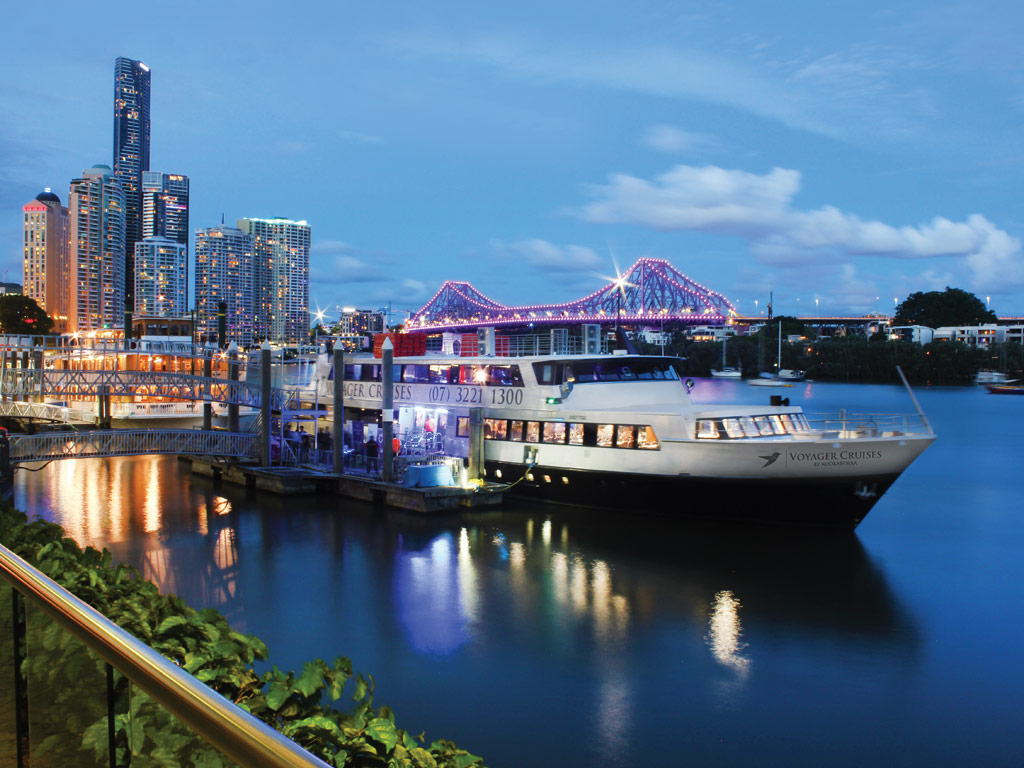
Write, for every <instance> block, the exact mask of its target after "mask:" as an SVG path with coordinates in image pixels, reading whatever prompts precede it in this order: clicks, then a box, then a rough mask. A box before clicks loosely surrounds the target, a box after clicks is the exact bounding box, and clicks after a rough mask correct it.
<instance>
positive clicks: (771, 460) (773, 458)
mask: <svg viewBox="0 0 1024 768" xmlns="http://www.w3.org/2000/svg"><path fill="white" fill-rule="evenodd" d="M781 455H782V454H781V453H779V452H778V451H776V452H775V453H773V454H771V455H770V456H758V457H757V458H759V459H764V464H762V465H761V469H764V468H765V467H770V466H771V465H772V464H774V463H775V462H776V461H778V460H779V456H781Z"/></svg>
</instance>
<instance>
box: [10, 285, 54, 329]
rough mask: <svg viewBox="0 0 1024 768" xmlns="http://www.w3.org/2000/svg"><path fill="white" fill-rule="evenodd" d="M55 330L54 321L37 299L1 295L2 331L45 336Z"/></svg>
mask: <svg viewBox="0 0 1024 768" xmlns="http://www.w3.org/2000/svg"><path fill="white" fill-rule="evenodd" d="M51 330H53V320H52V319H51V318H50V316H49V315H47V314H46V312H44V311H43V310H42V309H41V308H40V306H39V305H38V304H36V300H35V299H30V298H29V297H28V296H21V295H19V294H13V293H12V294H6V293H5V294H3V295H0V331H3V333H28V334H33V335H37V334H43V333H49V332H50V331H51Z"/></svg>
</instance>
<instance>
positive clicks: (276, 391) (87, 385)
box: [0, 369, 302, 411]
mask: <svg viewBox="0 0 1024 768" xmlns="http://www.w3.org/2000/svg"><path fill="white" fill-rule="evenodd" d="M102 394H107V395H110V396H111V397H135V396H142V397H146V396H148V397H167V398H174V399H177V400H201V401H203V402H214V403H225V404H228V405H239V406H250V407H253V408H259V407H260V403H261V391H260V385H259V384H254V383H250V382H245V381H231V380H228V379H219V378H213V377H206V376H193V375H190V374H187V373H166V372H160V371H81V370H63V369H46V370H38V369H34V370H33V369H17V370H11V371H5V377H4V379H3V382H2V385H0V395H4V396H6V397H35V396H44V397H47V396H48V397H61V396H63V397H82V396H86V397H96V396H99V395H102ZM300 397H301V393H300V392H299V391H298V390H293V389H283V388H280V387H273V388H271V392H270V401H271V402H270V407H271V408H272V409H274V410H277V411H286V410H299V409H300V408H301V407H302V406H301V402H300Z"/></svg>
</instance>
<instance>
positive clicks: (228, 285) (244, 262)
mask: <svg viewBox="0 0 1024 768" xmlns="http://www.w3.org/2000/svg"><path fill="white" fill-rule="evenodd" d="M195 289H196V327H197V329H198V331H199V333H200V335H201V337H202V336H205V338H207V339H210V338H212V337H213V335H214V334H215V333H216V332H217V311H218V305H219V304H220V303H221V302H224V303H225V304H227V339H226V340H225V339H219V340H218V341H220V342H222V343H223V342H224V341H236V342H238V343H239V344H240V345H242V346H249V345H250V344H252V342H253V329H252V322H253V298H252V297H253V292H252V289H253V240H252V236H251V235H248V234H246V233H245V232H242V231H241V230H240V229H235V228H234V227H225V226H224V225H221V226H219V227H210V228H208V229H197V230H196V288H195Z"/></svg>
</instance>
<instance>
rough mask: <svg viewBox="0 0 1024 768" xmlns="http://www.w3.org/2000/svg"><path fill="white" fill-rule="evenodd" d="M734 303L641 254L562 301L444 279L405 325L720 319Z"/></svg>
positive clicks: (721, 321) (702, 321) (712, 321)
mask: <svg viewBox="0 0 1024 768" xmlns="http://www.w3.org/2000/svg"><path fill="white" fill-rule="evenodd" d="M735 314H736V309H735V307H733V305H732V304H731V303H730V302H729V300H728V299H726V298H725V297H724V296H722V295H721V294H720V293H716V292H715V291H712V290H711V289H710V288H707V287H705V286H703V285H701V284H699V283H697V282H695V281H694V280H691V279H690V278H689V277H687V276H686V275H684V274H683V273H682V272H680V271H679V270H677V269H676V268H675V267H673V266H672V265H671V264H669V263H668V262H667V261H665V260H664V259H651V258H642V259H640V260H639V261H637V262H636V264H634V265H633V266H632V267H630V268H629V269H627V270H626V271H625V272H624V273H623V274H622V275H621V276H620V277H619V278H618V279H617V280H613V281H612V282H611V283H609V284H608V285H606V286H604V287H603V288H601V289H600V290H597V291H595V292H594V293H592V294H590V295H589V296H584V297H583V298H582V299H576V300H575V301H570V302H567V303H565V304H546V305H538V306H525V307H508V306H505V305H504V304H499V303H498V302H496V301H494V300H493V299H489V298H487V297H486V296H484V295H483V294H482V293H480V291H478V290H477V289H476V288H474V287H473V286H472V285H470V284H469V283H467V282H455V281H448V282H446V283H444V285H442V286H441V288H440V290H438V292H437V293H436V294H434V297H433V298H432V299H431V300H430V301H428V302H427V303H426V304H425V305H424V306H423V308H422V309H420V310H419V311H418V312H416V313H415V314H413V315H412V317H410V318H409V323H408V328H409V329H410V330H450V329H456V328H472V327H476V326H481V325H488V326H513V325H527V324H547V325H553V324H565V323H573V324H576V323H601V324H608V323H611V322H616V321H617V322H619V323H627V324H630V325H636V324H651V325H654V324H657V323H660V322H662V321H672V322H675V323H684V324H692V325H722V324H724V323H725V322H726V321H727V320H728V319H729V318H731V317H732V316H734V315H735Z"/></svg>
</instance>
